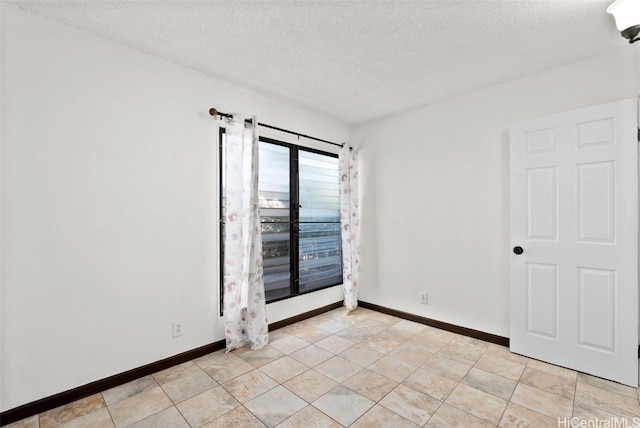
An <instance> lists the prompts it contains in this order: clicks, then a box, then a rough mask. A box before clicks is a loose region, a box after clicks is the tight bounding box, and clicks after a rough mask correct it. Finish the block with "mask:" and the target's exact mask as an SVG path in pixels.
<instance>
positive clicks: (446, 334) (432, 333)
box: [419, 326, 460, 342]
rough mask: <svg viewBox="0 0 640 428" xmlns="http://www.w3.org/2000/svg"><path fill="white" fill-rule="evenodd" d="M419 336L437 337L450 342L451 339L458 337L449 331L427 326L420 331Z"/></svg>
mask: <svg viewBox="0 0 640 428" xmlns="http://www.w3.org/2000/svg"><path fill="white" fill-rule="evenodd" d="M419 334H420V336H424V337H426V338H429V339H438V340H440V341H442V342H450V341H451V340H453V339H456V338H459V337H460V335H459V334H457V333H452V332H450V331H446V330H441V329H439V328H435V327H430V326H427V327H426V328H425V329H424V330H422V331H421V332H420V333H419Z"/></svg>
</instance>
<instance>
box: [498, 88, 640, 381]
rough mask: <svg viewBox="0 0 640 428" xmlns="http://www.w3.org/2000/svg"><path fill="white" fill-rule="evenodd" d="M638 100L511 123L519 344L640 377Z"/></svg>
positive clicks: (610, 373) (577, 365)
mask: <svg viewBox="0 0 640 428" xmlns="http://www.w3.org/2000/svg"><path fill="white" fill-rule="evenodd" d="M637 148H638V146H637V101H636V100H635V99H630V100H625V101H621V102H616V103H610V104H605V105H600V106H594V107H590V108H586V109H580V110H575V111H571V112H565V113H560V114H556V115H551V116H545V117H542V118H537V119H531V120H527V121H522V122H518V123H515V124H513V125H512V127H511V135H510V165H511V167H510V169H511V171H510V208H511V219H510V223H511V224H510V227H511V246H512V248H513V247H516V246H519V247H522V249H523V252H522V254H519V255H518V254H515V253H513V252H512V254H511V261H510V292H511V296H510V301H511V327H510V329H511V331H510V342H511V350H512V351H513V352H517V353H520V354H524V355H527V356H530V357H533V358H537V359H540V360H544V361H548V362H551V363H553V364H558V365H561V366H565V367H570V368H573V369H576V370H579V371H583V372H586V373H590V374H593V375H596V376H600V377H604V378H607V379H611V380H615V381H617V382H621V383H625V384H628V385H632V386H637V385H638V357H637V349H638V267H637V266H638V248H637V247H638V244H637V229H638V179H637V177H638V176H637V174H638V172H637V171H638V165H637Z"/></svg>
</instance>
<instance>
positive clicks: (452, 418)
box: [425, 403, 543, 428]
mask: <svg viewBox="0 0 640 428" xmlns="http://www.w3.org/2000/svg"><path fill="white" fill-rule="evenodd" d="M425 427H428V428H471V427H473V428H493V427H495V425H494V424H490V423H489V422H487V421H484V420H482V419H480V418H478V417H476V416H473V415H470V414H469V413H467V412H464V411H462V410H460V409H456V408H455V407H453V406H450V405H448V404H447V403H443V404H442V406H440V408H439V409H438V410H437V411H436V413H435V414H434V415H433V416H432V417H431V419H429V422H427V424H426V425H425ZM535 428H543V427H535Z"/></svg>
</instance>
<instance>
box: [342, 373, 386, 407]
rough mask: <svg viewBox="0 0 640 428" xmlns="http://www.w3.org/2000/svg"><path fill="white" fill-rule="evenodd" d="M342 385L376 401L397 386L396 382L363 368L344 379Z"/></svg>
mask: <svg viewBox="0 0 640 428" xmlns="http://www.w3.org/2000/svg"><path fill="white" fill-rule="evenodd" d="M343 385H344V386H346V387H348V388H349V389H352V390H354V391H355V392H357V393H358V394H360V395H363V396H365V397H367V398H368V399H369V400H372V401H376V402H377V401H379V400H380V399H381V398H382V397H384V396H385V395H387V394H388V393H389V392H391V390H393V389H394V388H395V387H396V386H398V382H396V381H395V380H391V379H389V378H388V377H385V376H383V375H381V374H378V373H376V372H372V371H371V370H367V369H365V370H362V371H361V372H359V373H358V374H356V375H355V376H352V377H351V378H349V379H348V380H346V381H345V382H344V383H343Z"/></svg>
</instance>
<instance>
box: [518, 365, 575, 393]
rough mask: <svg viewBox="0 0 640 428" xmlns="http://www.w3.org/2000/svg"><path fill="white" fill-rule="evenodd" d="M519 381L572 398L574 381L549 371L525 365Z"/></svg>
mask: <svg viewBox="0 0 640 428" xmlns="http://www.w3.org/2000/svg"><path fill="white" fill-rule="evenodd" d="M520 383H523V384H525V385H529V386H533V387H534V388H538V389H541V390H543V391H546V392H550V393H552V394H556V395H559V396H561V397H564V398H568V399H569V400H573V395H574V394H575V390H576V382H575V381H572V380H569V379H567V378H565V377H562V376H558V375H554V374H552V373H549V372H546V371H545V372H543V371H540V370H536V369H532V368H531V367H527V368H525V369H524V372H523V373H522V376H521V377H520Z"/></svg>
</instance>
